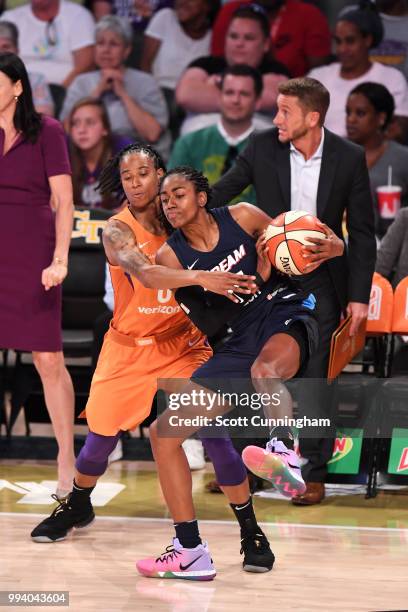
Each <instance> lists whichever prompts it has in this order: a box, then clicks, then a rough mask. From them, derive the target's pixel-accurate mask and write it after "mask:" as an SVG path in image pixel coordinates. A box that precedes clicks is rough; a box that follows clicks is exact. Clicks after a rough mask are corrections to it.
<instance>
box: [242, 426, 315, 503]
mask: <svg viewBox="0 0 408 612" xmlns="http://www.w3.org/2000/svg"><path fill="white" fill-rule="evenodd" d="M242 459H243V462H244V463H245V465H246V467H247V468H248V469H249V470H251V472H253V473H254V474H256V475H257V476H259V477H260V478H264V479H265V480H269V482H271V483H272V484H273V486H274V487H275V489H277V490H278V491H279V493H281V494H282V495H283V496H284V497H295V495H302V494H303V493H304V492H305V491H306V485H305V482H304V480H303V478H302V472H301V470H300V461H299V457H298V455H297V454H296V453H295V451H294V450H290V449H288V448H286V446H285V444H284V443H283V442H282V441H281V440H277V439H276V438H273V439H272V440H271V441H270V442H268V443H267V445H266V448H260V447H259V446H247V447H246V448H244V450H243V452H242Z"/></svg>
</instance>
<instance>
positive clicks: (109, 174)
mask: <svg viewBox="0 0 408 612" xmlns="http://www.w3.org/2000/svg"><path fill="white" fill-rule="evenodd" d="M132 153H145V154H146V155H147V156H148V157H150V158H151V159H152V160H153V162H154V167H155V168H156V170H159V169H160V168H161V169H162V170H163V171H164V172H166V166H165V163H164V161H163V158H162V156H161V155H160V153H158V152H157V151H156V150H155V149H153V147H151V146H150V145H148V144H145V143H144V142H134V143H133V144H131V145H128V146H127V147H124V148H123V149H121V150H120V151H119V153H117V154H116V155H115V157H112V159H110V160H109V161H108V162H107V164H105V166H104V167H103V169H102V172H101V174H100V176H99V180H98V184H97V189H98V190H99V191H100V192H101V193H102V194H111V195H113V196H115V197H116V198H117V199H118V201H119V202H122V201H123V200H124V199H125V197H126V196H125V192H124V191H123V187H122V181H121V179H120V172H119V167H120V162H121V161H122V159H123V158H124V157H125V155H129V154H130V155H131V154H132Z"/></svg>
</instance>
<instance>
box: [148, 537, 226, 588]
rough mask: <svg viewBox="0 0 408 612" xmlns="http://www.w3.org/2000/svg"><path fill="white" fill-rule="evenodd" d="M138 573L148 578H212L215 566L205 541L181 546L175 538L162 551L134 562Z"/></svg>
mask: <svg viewBox="0 0 408 612" xmlns="http://www.w3.org/2000/svg"><path fill="white" fill-rule="evenodd" d="M136 568H137V571H138V572H139V574H141V575H142V576H147V577H148V578H182V579H184V580H213V579H214V578H215V576H216V571H215V567H214V564H213V561H212V559H211V555H210V551H209V550H208V546H207V544H206V543H203V544H199V545H198V546H196V547H195V548H183V547H182V545H181V544H180V542H179V540H178V539H177V538H173V544H171V545H170V546H168V547H167V548H166V550H165V551H164V553H162V554H161V555H160V557H157V559H155V558H154V557H151V558H147V559H141V560H140V561H137V562H136Z"/></svg>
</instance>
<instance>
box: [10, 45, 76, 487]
mask: <svg viewBox="0 0 408 612" xmlns="http://www.w3.org/2000/svg"><path fill="white" fill-rule="evenodd" d="M70 174H71V170H70V165H69V160H68V153H67V147H66V142H65V135H64V132H63V129H62V127H61V125H60V123H59V122H58V121H56V120H55V119H52V118H50V117H45V116H41V115H39V114H38V113H36V111H35V110H34V106H33V101H32V94H31V88H30V84H29V80H28V76H27V72H26V69H25V67H24V64H23V62H22V61H21V60H20V58H19V57H18V56H17V55H14V54H13V53H4V54H2V55H0V217H1V223H0V348H9V349H16V350H20V351H31V352H32V354H33V361H34V365H35V367H36V369H37V371H38V373H39V375H40V377H41V381H42V384H43V388H44V397H45V402H46V405H47V408H48V412H49V414H50V417H51V421H52V424H53V427H54V432H55V437H56V439H57V442H58V449H59V452H58V488H59V492H60V494H61V493H62V492H63V491H67V490H70V489H71V484H70V483H71V482H72V476H73V464H74V451H73V420H74V418H73V415H74V392H73V386H72V381H71V378H70V376H69V374H68V371H67V369H66V368H65V364H64V357H63V354H62V341H61V283H62V281H63V280H64V278H65V276H66V275H67V257H68V249H69V243H70V237H71V230H72V219H73V203H72V181H71V176H70ZM51 200H52V202H53V208H54V210H55V213H54V212H53V210H52V208H51V206H50V201H51Z"/></svg>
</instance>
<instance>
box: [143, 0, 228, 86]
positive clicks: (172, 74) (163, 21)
mask: <svg viewBox="0 0 408 612" xmlns="http://www.w3.org/2000/svg"><path fill="white" fill-rule="evenodd" d="M213 4H216V5H219V2H214V3H212V2H211V1H210V0H176V2H175V7H174V9H169V8H167V9H163V10H161V11H159V12H158V13H156V14H155V15H154V17H153V18H152V19H151V21H150V23H149V25H148V27H147V30H146V32H145V35H144V43H143V55H142V60H141V64H140V67H141V69H142V70H144V71H145V72H151V73H152V74H153V76H154V77H155V79H156V81H157V82H158V83H159V85H160V87H162V88H165V89H170V90H174V89H175V88H176V85H177V81H178V80H179V78H180V76H181V74H182V73H183V72H184V70H185V69H186V68H187V66H188V65H189V64H190V63H191V62H192V61H193V60H195V59H197V58H199V57H202V56H204V55H208V54H209V52H210V39H211V19H210V12H213V11H214V6H212V5H213Z"/></svg>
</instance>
